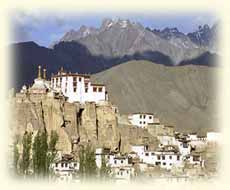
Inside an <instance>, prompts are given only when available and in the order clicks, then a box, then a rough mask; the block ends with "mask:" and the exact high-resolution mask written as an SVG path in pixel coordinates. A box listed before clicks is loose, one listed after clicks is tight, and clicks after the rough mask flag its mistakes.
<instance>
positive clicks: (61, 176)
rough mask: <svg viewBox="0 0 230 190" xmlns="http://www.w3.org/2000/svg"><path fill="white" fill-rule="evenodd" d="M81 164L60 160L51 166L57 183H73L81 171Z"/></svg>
mask: <svg viewBox="0 0 230 190" xmlns="http://www.w3.org/2000/svg"><path fill="white" fill-rule="evenodd" d="M79 166H80V165H79V163H78V162H76V161H66V160H60V161H58V162H55V163H52V164H51V169H52V170H53V172H54V174H55V176H56V179H57V181H63V182H72V181H73V180H74V175H75V173H76V172H77V171H78V170H79Z"/></svg>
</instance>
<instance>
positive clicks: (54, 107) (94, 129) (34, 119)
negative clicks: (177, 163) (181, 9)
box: [9, 93, 155, 153]
mask: <svg viewBox="0 0 230 190" xmlns="http://www.w3.org/2000/svg"><path fill="white" fill-rule="evenodd" d="M9 105H10V106H11V115H12V120H11V122H10V126H11V127H10V129H11V132H12V134H13V136H12V137H13V138H14V137H15V135H17V136H18V137H19V142H21V140H22V136H23V134H24V132H25V131H31V132H33V134H36V132H37V131H38V130H39V129H42V128H45V129H46V131H47V132H48V137H49V135H50V133H51V131H52V130H54V131H56V132H57V133H58V136H59V141H58V144H57V147H56V148H57V149H58V150H60V151H62V152H64V153H70V152H75V151H78V150H79V149H78V148H79V146H80V145H85V144H87V143H91V144H92V145H93V146H94V147H107V148H111V149H112V150H121V151H122V152H128V151H130V148H131V147H130V145H131V144H137V143H147V142H148V143H150V144H151V142H155V141H154V137H152V136H151V135H150V134H149V133H148V131H147V130H144V129H138V128H136V127H133V126H132V125H126V126H123V125H121V124H119V123H118V118H119V117H120V116H119V112H118V110H117V108H116V107H115V106H114V105H112V104H111V103H110V102H102V103H100V104H96V103H95V102H86V103H85V104H80V103H69V102H66V101H65V100H64V99H62V98H54V97H49V96H46V95H43V96H38V95H36V94H23V93H18V94H17V95H16V97H13V98H11V99H10V100H9Z"/></svg>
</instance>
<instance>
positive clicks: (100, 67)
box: [10, 19, 218, 89]
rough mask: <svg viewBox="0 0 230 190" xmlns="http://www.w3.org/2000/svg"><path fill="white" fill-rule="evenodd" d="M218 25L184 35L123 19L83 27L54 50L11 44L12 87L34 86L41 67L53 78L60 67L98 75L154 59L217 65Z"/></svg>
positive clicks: (171, 63)
mask: <svg viewBox="0 0 230 190" xmlns="http://www.w3.org/2000/svg"><path fill="white" fill-rule="evenodd" d="M217 28H218V27H217V25H214V26H212V27H209V26H208V25H204V26H200V27H199V28H198V30H197V31H194V32H191V33H188V34H184V33H182V32H180V31H179V30H178V29H177V28H165V29H163V30H156V29H150V28H148V27H144V26H142V25H141V24H140V23H135V22H131V21H129V20H122V19H116V20H112V19H104V20H103V22H102V24H101V26H100V27H99V28H94V27H87V26H81V27H80V29H79V30H74V29H72V30H70V31H68V32H66V33H65V34H64V36H63V37H62V38H61V39H60V40H58V41H56V42H51V45H50V46H49V48H46V47H41V46H39V45H38V44H36V43H35V42H23V43H17V44H12V45H10V48H12V51H13V52H14V55H15V56H14V60H13V62H14V64H15V66H14V68H16V69H15V72H17V73H14V76H16V78H15V80H14V81H15V83H14V84H12V86H13V87H15V88H16V89H19V88H20V87H21V86H22V85H23V84H30V83H31V82H32V80H33V78H34V77H35V73H36V69H37V66H38V65H41V66H43V67H46V68H47V70H48V76H49V75H50V74H51V73H52V72H56V71H57V70H58V69H59V68H60V67H61V66H64V67H65V69H67V70H71V71H72V72H80V73H97V72H101V71H104V70H106V69H109V68H111V67H113V66H115V65H118V64H122V63H124V62H127V61H129V60H149V61H151V62H154V63H155V64H163V65H166V66H178V65H188V64H195V65H205V66H214V65H216V58H217V57H218V48H217V37H216V36H217Z"/></svg>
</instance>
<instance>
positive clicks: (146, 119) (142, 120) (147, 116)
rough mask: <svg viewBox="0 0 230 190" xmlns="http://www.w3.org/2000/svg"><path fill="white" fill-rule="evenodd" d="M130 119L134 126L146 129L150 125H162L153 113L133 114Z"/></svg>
mask: <svg viewBox="0 0 230 190" xmlns="http://www.w3.org/2000/svg"><path fill="white" fill-rule="evenodd" d="M128 118H129V121H130V122H131V123H132V124H133V125H135V126H138V127H141V128H145V127H146V126H147V125H149V124H153V123H160V121H159V119H158V118H156V117H154V115H153V114H151V113H133V114H130V115H129V117H128Z"/></svg>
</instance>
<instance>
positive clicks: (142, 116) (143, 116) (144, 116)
mask: <svg viewBox="0 0 230 190" xmlns="http://www.w3.org/2000/svg"><path fill="white" fill-rule="evenodd" d="M142 118H143V119H145V118H146V115H140V119H142ZM152 118H153V117H152V116H151V115H150V116H149V119H152Z"/></svg>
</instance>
